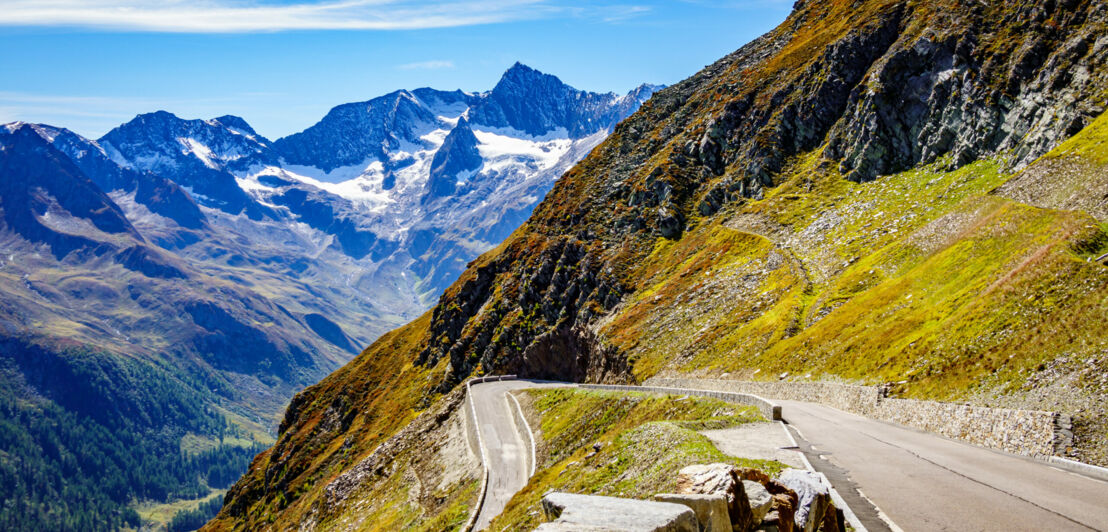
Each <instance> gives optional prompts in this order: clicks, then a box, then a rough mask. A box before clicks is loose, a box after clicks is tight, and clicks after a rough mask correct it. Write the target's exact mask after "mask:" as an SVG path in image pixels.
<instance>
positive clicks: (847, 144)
mask: <svg viewBox="0 0 1108 532" xmlns="http://www.w3.org/2000/svg"><path fill="white" fill-rule="evenodd" d="M1106 23H1108V9H1106V8H1105V5H1104V4H1103V3H1101V2H1095V1H1083V0H1059V1H1054V0H1051V1H1047V2H1043V1H1039V0H1034V1H1032V0H1003V1H997V2H987V3H977V2H974V3H967V2H961V1H957V0H923V1H911V2H907V1H902V0H862V1H855V2H845V1H837V0H836V1H827V2H815V1H810V2H806V1H803V0H802V1H800V2H797V5H796V8H795V10H794V12H793V13H792V14H791V15H790V16H789V18H788V19H787V20H786V21H785V22H784V23H783V24H782V25H781V26H779V27H778V28H777V29H775V30H774V31H772V32H770V33H769V34H767V35H765V36H763V37H761V38H759V39H757V40H755V41H754V42H752V43H750V44H748V45H746V46H744V47H742V48H741V49H739V50H738V51H736V52H735V53H733V54H731V55H728V56H727V57H725V58H723V59H721V60H720V61H718V62H716V63H715V64H713V65H710V66H709V67H707V68H705V69H704V70H702V71H701V72H699V73H697V74H695V75H693V76H692V77H690V78H689V79H687V80H685V81H683V82H681V83H679V84H677V85H676V86H673V87H670V88H667V89H665V90H663V91H660V92H658V93H656V94H655V95H654V96H653V98H652V99H651V100H650V101H648V102H647V103H646V104H645V105H644V106H643V107H642V108H641V109H640V110H639V111H638V112H637V113H635V114H634V115H633V116H631V117H630V118H628V119H627V120H625V121H623V122H622V123H621V124H620V125H619V126H618V127H617V128H616V129H615V131H614V133H613V134H612V135H611V136H609V137H608V139H607V140H605V141H604V142H603V143H602V144H601V145H600V146H599V147H598V148H597V149H595V150H594V151H593V152H592V153H591V154H590V155H589V157H587V158H586V159H584V160H583V161H581V162H580V163H579V164H577V165H576V166H575V167H573V168H572V169H571V170H569V171H568V172H567V173H566V174H565V175H564V176H563V177H562V178H561V179H560V180H559V181H558V183H557V184H556V186H555V187H554V189H553V190H552V191H551V192H550V193H549V194H548V195H547V197H546V198H545V200H543V202H542V203H541V204H540V205H539V206H538V207H537V208H536V209H535V211H534V213H533V214H532V215H531V217H530V218H529V219H528V221H527V223H526V224H525V225H524V226H523V227H521V228H520V229H519V230H517V231H515V232H514V233H513V234H512V235H511V236H510V237H508V239H507V240H506V241H505V242H504V243H503V244H501V245H500V246H499V247H498V248H496V249H495V250H493V251H490V252H489V253H486V254H485V255H483V256H482V257H481V258H480V259H478V260H476V261H474V262H473V263H471V264H470V265H469V267H468V269H467V270H466V271H465V272H464V273H463V274H462V276H461V278H459V279H458V281H457V282H455V283H454V284H453V285H452V286H451V287H450V288H448V289H447V291H446V292H445V293H444V294H443V296H442V298H441V299H440V301H439V304H438V305H437V306H436V307H435V308H434V309H433V311H432V312H430V313H428V315H425V316H424V317H423V318H421V319H419V320H416V321H415V322H412V323H411V324H409V325H407V326H405V327H403V328H401V329H399V330H398V331H396V332H394V333H392V334H391V335H389V336H387V337H385V338H383V339H382V340H381V341H380V342H378V343H376V344H374V345H373V346H372V347H370V348H369V349H368V350H367V351H366V352H364V353H363V354H362V355H361V356H360V357H358V358H357V359H355V361H354V362H352V363H351V364H350V365H348V366H347V367H345V368H344V369H342V370H340V371H339V372H337V373H335V374H333V375H332V376H330V377H329V378H328V379H326V380H325V381H324V382H323V383H321V384H320V385H317V386H315V387H312V388H309V389H308V390H306V391H305V392H303V393H302V394H300V395H299V396H298V397H297V399H296V400H295V401H294V403H293V407H290V409H289V411H288V413H287V415H286V418H285V422H284V424H283V431H282V434H281V437H280V440H279V442H278V444H277V446H275V447H274V448H273V449H272V450H271V451H269V452H267V453H263V454H262V455H260V456H259V457H258V459H257V460H256V461H255V463H254V465H253V469H252V471H251V473H250V474H249V475H247V476H246V477H245V478H244V479H243V480H242V481H240V483H239V484H238V485H236V487H235V488H234V489H233V490H232V491H231V492H230V493H229V495H228V498H227V506H226V507H225V508H224V511H223V513H222V514H221V515H220V517H219V518H218V519H217V520H216V521H214V522H213V523H212V524H211V525H209V526H210V528H211V529H222V528H243V527H245V528H251V527H255V526H260V525H262V524H264V523H271V524H272V526H275V527H277V528H281V527H285V526H292V524H293V523H302V524H306V526H311V525H316V524H325V523H328V522H332V521H330V520H332V519H338V518H341V516H342V515H343V514H342V512H343V511H344V510H334V509H331V510H328V509H327V508H326V507H325V506H322V505H321V504H322V503H321V502H320V499H319V494H320V493H322V492H323V490H325V489H326V486H328V484H329V482H331V480H332V479H334V478H335V477H336V475H339V474H340V473H341V472H342V471H344V470H347V469H349V468H351V467H355V466H356V465H357V464H358V463H359V462H360V461H361V460H363V459H364V458H365V457H366V456H370V455H371V453H373V452H374V449H377V448H379V446H381V445H382V444H383V443H384V442H388V441H391V440H389V437H390V435H391V434H393V433H395V432H396V431H397V430H400V428H401V427H403V426H404V424H405V423H407V421H408V420H410V419H413V418H414V417H415V416H417V415H420V412H423V414H422V415H428V414H427V412H430V411H431V410H427V409H428V408H429V407H432V405H435V404H438V403H436V401H441V399H439V398H440V397H441V396H442V395H441V394H445V393H447V392H449V391H450V390H452V389H454V388H455V387H456V386H457V385H458V384H459V383H460V382H462V381H463V379H465V378H466V377H468V376H471V375H474V374H480V373H499V372H504V373H519V374H520V375H526V376H532V377H546V378H563V379H574V380H586V379H587V380H593V381H600V380H605V381H630V380H639V379H644V378H647V377H650V376H654V375H701V376H717V377H718V376H723V377H729V378H736V377H739V378H746V379H760V378H771V376H772V378H782V379H785V378H796V377H793V375H797V376H801V377H799V378H802V379H819V378H833V379H839V380H842V379H846V380H856V381H861V382H868V383H879V382H887V383H893V391H894V393H896V394H900V395H903V396H909V397H926V398H935V399H947V400H950V399H955V400H960V401H970V402H975V403H979V404H985V405H1005V406H1022V407H1031V408H1042V409H1061V410H1070V411H1073V412H1074V413H1075V442H1076V444H1075V445H1076V446H1075V448H1073V449H1071V450H1069V452H1070V453H1071V454H1072V455H1074V456H1077V457H1079V458H1082V459H1085V460H1090V461H1101V462H1103V461H1105V460H1106V459H1108V454H1106V451H1108V442H1106V441H1105V438H1104V437H1103V430H1104V422H1103V420H1102V419H1103V416H1102V415H1101V413H1102V410H1103V407H1102V406H1099V405H1101V404H1105V403H1104V400H1105V399H1108V388H1106V386H1105V381H1104V378H1103V375H1104V374H1105V373H1108V355H1106V353H1105V351H1104V347H1103V346H1104V345H1108V332H1106V331H1105V329H1104V328H1103V326H1102V324H1101V323H1100V321H1099V319H1098V318H1097V317H1098V316H1102V315H1103V313H1104V311H1105V310H1108V309H1106V308H1105V301H1108V299H1106V298H1105V295H1106V294H1108V268H1106V267H1105V266H1104V265H1103V264H1101V263H1099V262H1097V260H1103V255H1104V254H1105V252H1106V251H1108V236H1106V235H1105V232H1104V226H1103V222H1104V220H1103V219H1102V218H1100V219H1098V218H1096V216H1102V213H1103V210H1097V209H1095V208H1090V209H1089V212H1082V211H1078V210H1067V209H1073V208H1075V207H1081V206H1087V205H1091V206H1094V207H1095V206H1097V205H1102V202H1099V201H1096V200H1082V195H1083V193H1082V192H1081V189H1080V183H1084V182H1089V183H1090V184H1094V185H1095V186H1096V187H1102V186H1103V183H1102V181H1103V180H1102V179H1100V178H1099V177H1096V176H1097V174H1096V172H1095V171H1093V170H1090V169H1094V168H1099V167H1100V166H1098V165H1100V164H1102V163H1103V160H1102V159H1103V157H1101V156H1099V155H1092V154H1090V149H1089V148H1088V147H1089V146H1090V143H1094V142H1095V143H1097V144H1095V145H1097V146H1099V142H1100V140H1099V139H1102V138H1103V136H1102V131H1103V129H1102V128H1103V126H1102V124H1101V122H1102V121H1103V120H1104V119H1098V117H1099V116H1100V114H1101V113H1102V112H1103V110H1104V105H1105V97H1106V93H1105V88H1106V87H1108V80H1106V79H1105V77H1106V76H1108V65H1106V64H1105V60H1106V59H1108V37H1105V29H1106V26H1105V25H1106ZM1067 139H1069V140H1068V141H1067ZM1091 151H1092V152H1093V153H1096V152H1097V150H1096V149H1092V150H1091ZM1067 168H1068V169H1073V168H1080V169H1082V171H1081V172H1080V173H1078V174H1076V175H1077V176H1079V177H1074V175H1075V174H1074V173H1073V172H1069V173H1067V172H1066V170H1065V169H1067ZM1080 176H1084V177H1080ZM1006 183H1010V184H1009V185H1006ZM1063 189H1064V190H1063ZM1063 192H1065V193H1063ZM343 416H346V417H343ZM340 418H341V419H343V421H342V423H332V422H329V421H328V420H329V419H340ZM385 445H387V443H385ZM308 449H311V450H312V451H311V452H309V451H308ZM409 466H410V463H409V462H403V461H401V462H398V463H396V464H394V465H392V466H390V468H386V469H381V470H378V471H377V475H376V476H375V477H370V478H365V479H364V483H365V484H364V485H365V486H366V488H365V489H366V490H369V491H367V493H368V492H372V491H373V490H376V489H380V487H381V486H383V485H385V484H388V485H391V486H393V487H395V488H397V489H401V487H403V488H407V489H410V490H413V491H411V492H410V493H423V494H424V495H427V493H429V491H428V488H427V487H426V486H424V487H422V488H421V487H418V484H414V483H412V482H411V481H410V480H405V477H402V476H397V475H401V474H402V473H400V471H402V470H404V468H405V467H409ZM459 485H460V484H459ZM421 490H422V491H421ZM451 493H456V492H451ZM405 500H406V501H408V502H406V503H405V504H410V505H411V506H409V508H411V513H410V514H409V518H410V519H411V521H409V523H410V524H418V523H420V522H421V521H422V522H426V520H428V519H430V518H432V517H434V516H437V515H439V514H438V513H437V512H440V511H441V509H439V506H436V505H429V504H426V502H425V501H423V499H419V498H418V497H414V498H410V499H405ZM421 501H423V502H421ZM374 515H376V514H374Z"/></svg>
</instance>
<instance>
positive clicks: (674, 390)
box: [578, 384, 781, 421]
mask: <svg viewBox="0 0 1108 532" xmlns="http://www.w3.org/2000/svg"><path fill="white" fill-rule="evenodd" d="M578 386H580V387H581V388H585V389H588V390H613V391H620V392H652V393H667V394H675V395H696V396H700V397H712V398H715V399H719V400H721V401H726V402H728V403H735V404H740V405H749V406H754V407H757V408H758V410H759V411H761V412H762V415H763V416H765V417H766V419H768V420H770V421H779V420H780V419H781V406H780V405H778V404H777V403H774V402H773V401H769V400H767V399H763V398H761V397H759V396H757V395H753V394H749V393H735V392H724V391H718V390H702V389H696V388H684V387H668V386H625V385H620V384H580V385H578Z"/></svg>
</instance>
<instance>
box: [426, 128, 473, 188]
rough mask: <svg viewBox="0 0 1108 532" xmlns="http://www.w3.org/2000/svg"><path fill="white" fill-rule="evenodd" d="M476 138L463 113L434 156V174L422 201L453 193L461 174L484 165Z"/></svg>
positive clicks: (432, 164) (432, 166)
mask: <svg viewBox="0 0 1108 532" xmlns="http://www.w3.org/2000/svg"><path fill="white" fill-rule="evenodd" d="M477 144H478V141H477V137H476V136H474V135H473V130H471V129H470V128H469V122H467V121H466V118H465V117H464V116H463V117H461V118H459V119H458V125H456V126H454V129H453V130H451V131H450V134H448V135H447V136H446V139H445V140H443V141H442V146H440V147H439V150H438V151H437V152H435V157H434V158H433V159H431V173H430V175H429V176H428V177H427V185H425V186H426V188H427V192H426V193H425V194H424V196H423V201H424V202H427V201H431V200H433V199H435V198H440V197H443V196H449V195H451V194H454V191H455V189H456V185H457V180H458V174H460V173H462V172H466V171H470V170H476V169H478V168H480V167H481V163H482V159H481V153H480V152H479V151H478V150H477Z"/></svg>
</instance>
